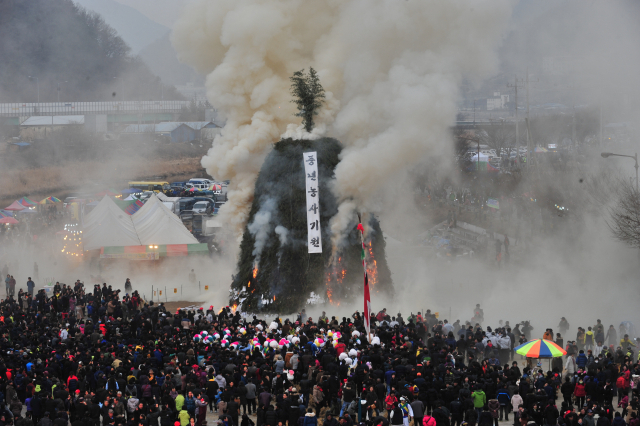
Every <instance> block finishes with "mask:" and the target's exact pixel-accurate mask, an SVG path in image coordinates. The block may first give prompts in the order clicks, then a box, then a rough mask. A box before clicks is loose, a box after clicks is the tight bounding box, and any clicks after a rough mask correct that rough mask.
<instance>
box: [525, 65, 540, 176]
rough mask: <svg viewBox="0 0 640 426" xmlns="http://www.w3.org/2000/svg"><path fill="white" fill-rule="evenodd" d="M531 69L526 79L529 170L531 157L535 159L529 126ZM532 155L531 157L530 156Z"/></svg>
mask: <svg viewBox="0 0 640 426" xmlns="http://www.w3.org/2000/svg"><path fill="white" fill-rule="evenodd" d="M536 81H538V80H536ZM529 83H530V81H529V68H527V78H526V88H527V118H526V123H527V168H529V165H530V164H531V161H530V158H529V157H533V150H532V149H531V135H530V127H529V124H530V123H531V120H530V117H529ZM530 154H531V155H530Z"/></svg>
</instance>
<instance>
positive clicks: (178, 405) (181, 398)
mask: <svg viewBox="0 0 640 426" xmlns="http://www.w3.org/2000/svg"><path fill="white" fill-rule="evenodd" d="M175 403H176V411H177V412H178V413H179V412H180V411H181V410H182V407H183V406H184V395H182V394H181V393H179V394H178V395H177V396H176V399H175Z"/></svg>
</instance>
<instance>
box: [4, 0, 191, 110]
mask: <svg viewBox="0 0 640 426" xmlns="http://www.w3.org/2000/svg"><path fill="white" fill-rule="evenodd" d="M130 52H131V49H130V47H129V46H128V45H127V44H126V43H125V42H124V41H123V39H122V38H121V37H120V36H119V35H118V34H117V32H116V30H114V29H113V28H112V27H110V26H109V25H107V24H106V23H105V21H104V20H103V19H102V18H101V17H100V16H99V15H97V14H95V13H93V12H89V11H87V10H85V9H84V8H82V7H79V6H77V5H76V4H74V3H73V2H72V1H71V0H28V1H27V0H0V58H2V60H1V61H0V99H1V100H2V101H3V102H37V100H38V88H39V94H40V96H39V98H40V101H41V102H50V101H56V100H57V98H58V94H59V95H60V101H67V100H74V101H95V100H107V99H113V100H153V99H160V98H161V96H162V82H161V80H160V78H159V77H157V76H155V75H153V74H152V73H151V71H149V69H148V67H147V66H146V65H145V64H144V63H143V62H142V60H140V59H138V58H135V57H132V56H131V55H130ZM30 76H31V77H32V78H30ZM164 96H165V98H173V99H180V98H181V96H180V95H179V94H178V93H177V92H176V91H175V89H174V88H173V87H165V88H164Z"/></svg>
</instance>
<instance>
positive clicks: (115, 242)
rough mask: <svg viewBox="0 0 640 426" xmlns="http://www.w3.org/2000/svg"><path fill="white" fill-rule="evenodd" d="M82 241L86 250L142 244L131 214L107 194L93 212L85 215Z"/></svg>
mask: <svg viewBox="0 0 640 426" xmlns="http://www.w3.org/2000/svg"><path fill="white" fill-rule="evenodd" d="M82 241H83V243H84V244H83V245H84V249H85V250H93V249H97V248H100V247H111V246H139V245H141V244H142V242H141V241H140V238H139V237H138V233H137V232H136V230H135V228H134V227H133V222H132V221H131V216H129V215H128V214H126V213H125V212H124V211H122V209H120V207H118V205H117V204H116V203H114V202H113V200H112V199H111V198H110V197H108V196H106V195H105V196H104V198H103V199H102V200H101V201H100V202H99V203H98V205H97V206H96V207H95V208H94V209H93V210H92V211H91V213H89V214H88V215H86V216H85V217H84V225H83V233H82Z"/></svg>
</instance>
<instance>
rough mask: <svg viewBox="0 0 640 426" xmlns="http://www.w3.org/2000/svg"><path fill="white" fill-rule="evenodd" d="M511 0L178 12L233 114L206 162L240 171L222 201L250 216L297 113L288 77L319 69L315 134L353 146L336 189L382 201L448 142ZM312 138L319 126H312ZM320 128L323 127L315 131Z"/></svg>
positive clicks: (189, 44) (356, 203)
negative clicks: (321, 96)
mask: <svg viewBox="0 0 640 426" xmlns="http://www.w3.org/2000/svg"><path fill="white" fill-rule="evenodd" d="M509 16H510V2H508V1H497V2H496V1H491V2H488V1H487V2H480V3H477V4H474V5H473V6H472V5H469V4H468V3H467V2H464V1H450V2H437V1H420V2H401V3H399V2H397V1H393V0H389V1H373V2H372V1H360V0H354V1H346V2H343V1H331V0H325V1H314V2H308V1H304V0H299V1H292V2H280V1H276V0H273V1H266V2H255V1H233V2H231V1H197V2H194V3H193V4H191V5H190V6H189V7H188V8H187V11H186V12H185V14H184V16H183V17H182V18H181V19H180V20H179V21H178V22H177V24H176V26H175V28H174V33H173V42H174V44H175V46H176V48H177V50H178V52H179V54H180V56H181V59H182V60H184V61H186V62H188V63H190V64H192V65H193V66H195V67H196V68H197V69H198V70H199V71H200V72H202V73H205V74H207V89H208V96H209V98H210V99H212V100H213V102H214V104H215V106H216V107H217V108H218V110H219V111H220V112H221V113H222V114H223V115H224V116H225V117H226V119H227V122H226V126H225V128H224V130H223V131H222V134H221V135H220V136H219V137H218V138H217V139H216V140H215V141H214V145H213V148H212V149H211V150H210V151H209V154H208V155H207V156H205V157H204V158H203V160H202V164H203V166H205V167H206V169H207V171H208V172H209V173H210V174H211V175H212V176H214V177H216V178H217V179H231V186H230V188H229V203H227V206H225V207H224V208H223V209H222V214H224V215H226V218H227V221H228V222H229V223H231V224H232V225H233V226H234V228H235V229H236V231H240V230H241V228H242V226H243V225H244V224H245V222H246V219H247V214H248V209H249V206H250V203H251V201H252V196H253V183H254V181H255V178H256V175H257V173H258V171H259V169H260V166H261V164H262V161H263V159H264V157H265V155H266V154H267V153H268V152H269V151H270V149H271V147H272V144H273V143H274V142H275V141H277V140H278V138H279V137H280V136H281V135H282V134H283V133H285V132H286V131H288V133H287V136H291V135H292V134H294V133H297V134H299V135H302V133H303V132H302V130H301V129H299V128H296V126H295V125H291V123H292V122H294V120H295V119H294V117H293V113H294V106H293V104H291V102H290V101H291V96H290V94H289V84H290V83H289V76H290V75H291V74H292V73H293V72H294V71H296V70H299V69H302V68H307V67H309V66H312V67H314V68H315V69H316V70H317V71H318V74H319V76H320V79H321V81H322V84H323V86H324V88H325V90H326V94H327V99H326V104H325V106H324V108H323V109H322V112H321V115H320V116H319V117H317V120H316V123H317V124H316V129H314V133H315V134H317V135H322V134H324V133H326V132H327V131H328V133H330V134H331V135H332V136H336V137H338V138H339V139H340V140H341V141H342V142H343V143H344V144H345V147H346V149H345V152H344V154H343V157H342V161H341V163H340V164H339V165H338V168H337V170H336V182H335V186H334V192H335V193H336V195H337V196H338V198H339V200H340V201H341V202H343V203H346V204H343V206H341V208H340V212H341V214H340V215H339V216H338V217H337V218H336V223H335V224H334V225H333V226H332V230H334V231H335V232H337V233H338V234H339V233H342V232H343V231H344V230H345V229H346V227H347V226H348V225H349V223H350V221H352V220H353V214H352V213H353V209H354V208H358V209H363V210H367V211H376V210H377V208H378V207H377V206H379V203H378V199H377V198H378V195H377V194H378V193H379V192H380V189H381V185H383V184H384V182H385V181H388V180H390V179H395V178H397V177H398V176H401V175H402V173H404V172H406V171H407V169H409V168H411V166H413V165H415V164H419V163H420V162H421V161H423V160H424V159H425V157H426V156H427V155H430V154H435V153H438V152H441V151H442V150H446V146H447V144H443V143H442V141H443V140H445V139H446V138H447V137H448V133H447V132H448V127H449V126H450V125H451V124H452V123H453V120H454V118H455V111H456V100H457V97H458V85H459V83H460V82H461V79H462V78H463V77H465V76H468V77H470V76H471V74H472V73H473V75H474V76H481V75H482V74H483V73H486V72H489V71H492V70H493V69H494V66H495V65H496V62H497V61H496V60H495V55H494V49H495V47H496V45H497V42H498V41H499V37H500V34H501V31H502V29H503V25H504V24H505V22H506V19H507V18H508V17H509ZM307 137H309V136H307ZM312 137H313V136H312Z"/></svg>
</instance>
